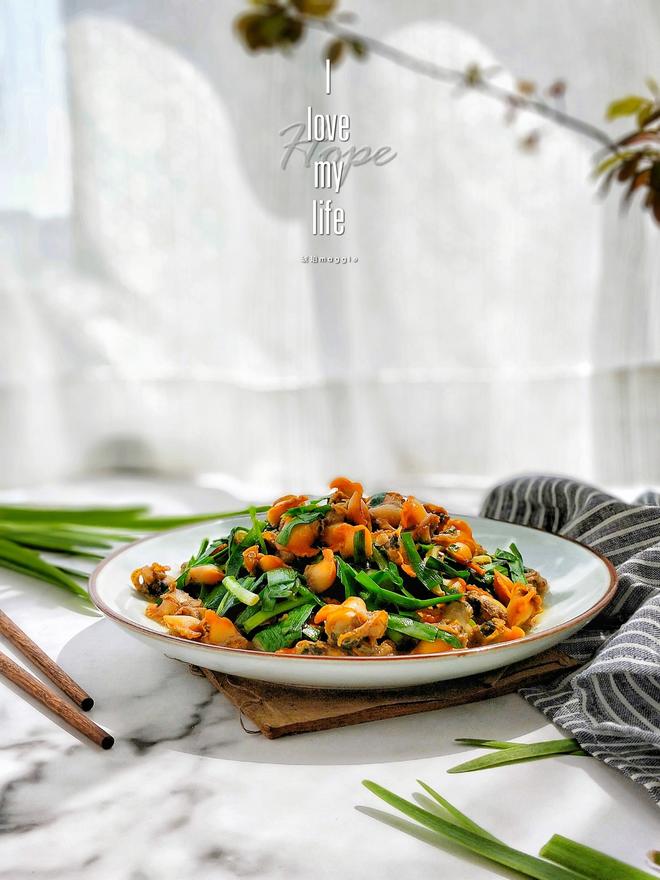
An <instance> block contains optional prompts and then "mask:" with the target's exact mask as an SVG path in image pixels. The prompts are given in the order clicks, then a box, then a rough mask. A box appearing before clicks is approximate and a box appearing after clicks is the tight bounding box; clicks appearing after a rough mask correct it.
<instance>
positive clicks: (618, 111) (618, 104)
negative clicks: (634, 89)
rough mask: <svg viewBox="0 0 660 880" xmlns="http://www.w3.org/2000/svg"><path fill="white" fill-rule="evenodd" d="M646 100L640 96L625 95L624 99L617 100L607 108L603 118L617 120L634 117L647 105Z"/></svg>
mask: <svg viewBox="0 0 660 880" xmlns="http://www.w3.org/2000/svg"><path fill="white" fill-rule="evenodd" d="M649 103H650V101H649V99H648V98H643V97H642V96H641V95H627V96H626V97H625V98H618V99H617V100H616V101H612V103H611V104H610V105H609V106H608V108H607V111H606V113H605V116H606V118H607V119H618V118H619V117H621V116H634V114H635V113H637V112H638V111H639V110H640V108H641V107H644V106H646V105H647V104H649Z"/></svg>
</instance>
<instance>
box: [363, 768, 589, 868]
mask: <svg viewBox="0 0 660 880" xmlns="http://www.w3.org/2000/svg"><path fill="white" fill-rule="evenodd" d="M362 784H363V785H364V787H365V788H367V789H368V790H369V791H370V792H371V793H372V794H375V795H376V797H379V798H381V800H383V801H385V803H386V804H389V805H390V806H391V807H394V808H395V809H396V810H399V811H400V812H402V813H403V814H404V815H406V816H408V817H410V818H411V819H414V820H415V821H416V822H419V823H420V824H421V825H424V826H425V827H426V828H430V829H431V830H432V831H435V832H436V833H437V834H439V835H440V836H441V837H443V838H444V839H446V840H450V841H452V842H453V843H455V844H458V846H460V847H462V848H463V849H465V850H468V851H469V852H473V853H476V854H477V855H480V856H483V857H484V858H486V859H489V860H490V861H492V862H496V863H497V864H499V865H504V866H505V867H507V868H512V869H513V870H514V871H520V873H521V874H524V875H525V876H527V877H534V878H535V880H584V876H583V875H580V874H576V873H574V872H573V871H569V870H567V869H566V868H561V867H559V866H558V865H553V864H551V863H550V862H545V861H543V860H542V859H539V858H536V857H535V856H530V855H528V854H527V853H524V852H521V851H520V850H517V849H513V847H510V846H507V845H506V844H505V843H501V842H500V841H499V840H493V839H490V838H488V837H485V836H484V835H483V834H482V833H477V832H476V831H474V830H470V829H468V828H466V827H461V826H460V825H457V824H455V823H454V822H449V821H448V820H447V819H442V818H441V817H440V816H437V815H436V814H435V813H430V812H429V811H428V810H424V809H422V808H421V807H418V806H417V804H414V803H413V802H412V801H407V800H406V799H405V798H402V797H399V796H398V795H397V794H394V792H392V791H388V789H386V788H383V787H382V785H378V784H377V783H376V782H372V781H371V780H370V779H364V780H363V781H362Z"/></svg>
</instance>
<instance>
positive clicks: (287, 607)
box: [225, 578, 309, 634]
mask: <svg viewBox="0 0 660 880" xmlns="http://www.w3.org/2000/svg"><path fill="white" fill-rule="evenodd" d="M225 580H226V578H225ZM308 604H309V602H308V600H307V599H306V598H305V597H297V598H295V599H287V600H286V601H285V602H278V603H277V605H274V606H273V608H271V609H270V610H269V611H266V610H264V611H257V612H256V613H255V614H252V615H251V616H250V617H249V618H248V619H247V620H245V622H244V623H243V622H242V621H241V623H242V625H243V630H244V631H245V633H246V634H247V633H250V632H252V630H253V629H256V628H257V627H258V626H261V624H262V623H266V621H267V620H272V618H273V617H279V615H280V614H284V612H285V611H293V609H294V608H299V607H300V606H301V605H308ZM237 622H238V621H237Z"/></svg>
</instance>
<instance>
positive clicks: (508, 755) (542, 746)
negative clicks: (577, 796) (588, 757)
mask: <svg viewBox="0 0 660 880" xmlns="http://www.w3.org/2000/svg"><path fill="white" fill-rule="evenodd" d="M576 751H577V750H576V748H575V740H572V739H552V740H548V741H547V742H538V743H529V744H528V745H516V746H512V747H508V748H503V749H502V748H498V747H496V750H495V751H492V752H489V753H488V754H487V755H480V756H479V757H478V758H473V759H472V760H471V761H465V763H463V764H457V766H456V767H452V768H451V769H449V770H447V773H469V772H470V771H471V770H486V769H488V768H489V767H499V766H501V765H502V764H517V763H518V762H519V761H529V760H533V759H534V758H546V757H549V756H550V755H574V754H576ZM578 754H584V753H583V752H582V751H580V752H579V753H578Z"/></svg>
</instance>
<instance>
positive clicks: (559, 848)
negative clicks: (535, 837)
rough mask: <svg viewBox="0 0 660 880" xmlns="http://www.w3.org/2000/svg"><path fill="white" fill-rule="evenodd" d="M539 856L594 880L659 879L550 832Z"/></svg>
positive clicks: (654, 875) (655, 875)
mask: <svg viewBox="0 0 660 880" xmlns="http://www.w3.org/2000/svg"><path fill="white" fill-rule="evenodd" d="M539 855H541V856H543V858H545V859H550V860H551V861H553V862H557V864H559V865H562V866H564V867H565V868H569V869H570V870H572V871H576V872H577V873H579V874H581V875H582V876H583V877H589V878H593V880H658V878H657V874H649V873H648V872H647V871H642V870H641V869H640V868H634V867H633V866H632V865H627V864H626V863H625V862H621V861H619V859H615V858H613V857H612V856H608V855H606V854H605V853H602V852H599V851H598V850H597V849H592V848H591V847H590V846H584V844H582V843H576V842H575V841H574V840H570V839H569V838H568V837H562V835H561V834H555V835H553V837H551V838H550V840H549V841H548V842H547V843H546V844H545V846H543V847H542V849H541V852H540V853H539Z"/></svg>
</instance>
